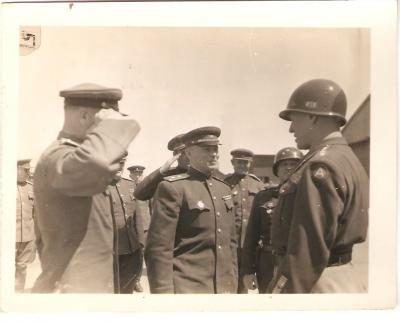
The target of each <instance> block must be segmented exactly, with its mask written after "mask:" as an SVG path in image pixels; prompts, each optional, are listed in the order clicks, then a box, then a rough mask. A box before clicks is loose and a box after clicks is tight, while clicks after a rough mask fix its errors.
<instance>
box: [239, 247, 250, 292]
mask: <svg viewBox="0 0 400 323" xmlns="http://www.w3.org/2000/svg"><path fill="white" fill-rule="evenodd" d="M242 252H243V251H242V248H238V250H237V256H238V272H239V281H238V290H237V292H238V294H248V292H249V291H248V290H247V288H246V287H245V286H244V284H243V276H242V275H240V273H241V272H242V270H241V269H242V268H241V265H242V262H241V259H242Z"/></svg>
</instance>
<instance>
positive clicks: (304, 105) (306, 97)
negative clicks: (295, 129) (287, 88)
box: [279, 79, 347, 126]
mask: <svg viewBox="0 0 400 323" xmlns="http://www.w3.org/2000/svg"><path fill="white" fill-rule="evenodd" d="M346 108H347V103H346V95H345V94H344V92H343V90H342V88H341V87H340V86H339V85H337V84H336V83H335V82H333V81H330V80H326V79H315V80H311V81H308V82H305V83H303V84H302V85H300V86H299V87H298V88H297V89H296V90H295V91H294V92H293V94H292V96H291V97H290V99H289V103H288V105H287V107H286V110H283V111H282V112H281V113H279V116H280V117H281V118H282V119H284V120H288V121H290V120H291V119H290V113H291V112H294V111H298V112H303V113H308V114H313V115H319V116H332V117H335V118H336V119H337V120H338V121H339V125H340V126H343V125H345V123H346Z"/></svg>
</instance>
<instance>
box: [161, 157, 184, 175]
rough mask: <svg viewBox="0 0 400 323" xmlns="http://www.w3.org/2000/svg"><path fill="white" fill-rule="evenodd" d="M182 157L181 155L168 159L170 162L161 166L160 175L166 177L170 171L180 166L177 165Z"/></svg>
mask: <svg viewBox="0 0 400 323" xmlns="http://www.w3.org/2000/svg"><path fill="white" fill-rule="evenodd" d="M180 155H181V154H176V155H174V156H172V157H171V158H170V159H168V160H167V161H166V162H165V163H164V165H162V166H161V168H160V173H161V174H163V175H164V174H166V173H167V172H168V171H169V170H170V169H173V168H176V167H177V166H178V165H177V160H178V158H179V156H180ZM174 164H176V166H175V165H174Z"/></svg>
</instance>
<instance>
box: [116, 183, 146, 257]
mask: <svg viewBox="0 0 400 323" xmlns="http://www.w3.org/2000/svg"><path fill="white" fill-rule="evenodd" d="M133 186H134V182H133V181H131V180H130V179H125V178H121V180H120V181H119V182H118V183H116V184H115V185H111V186H110V188H109V190H110V193H111V198H112V203H113V206H112V210H113V213H114V216H115V224H116V228H117V233H118V255H126V254H132V253H134V252H135V251H136V250H138V249H140V248H143V246H144V230H143V223H142V222H143V221H142V216H141V213H140V212H141V210H140V208H139V207H138V205H137V200H136V198H135V197H134V196H133V192H134V189H133Z"/></svg>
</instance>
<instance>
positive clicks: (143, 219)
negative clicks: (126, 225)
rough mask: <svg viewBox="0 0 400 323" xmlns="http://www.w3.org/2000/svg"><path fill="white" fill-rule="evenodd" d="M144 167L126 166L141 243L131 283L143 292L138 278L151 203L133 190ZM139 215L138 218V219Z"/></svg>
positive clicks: (139, 277)
mask: <svg viewBox="0 0 400 323" xmlns="http://www.w3.org/2000/svg"><path fill="white" fill-rule="evenodd" d="M145 169H146V168H145V167H144V166H142V165H133V166H129V167H128V171H129V177H130V179H131V181H130V182H129V187H130V188H129V191H130V196H131V199H134V200H135V203H136V207H137V209H138V212H137V213H136V217H137V218H138V220H137V222H140V223H141V229H140V230H141V234H140V235H139V238H140V244H141V245H142V252H141V254H140V258H141V264H142V265H141V267H140V271H139V273H138V275H137V276H136V279H135V283H134V285H133V289H134V290H135V292H138V293H141V292H143V287H142V285H141V284H140V279H141V277H142V273H143V264H144V260H143V248H144V246H145V245H146V240H147V232H148V230H149V225H150V217H151V215H150V214H151V204H150V201H140V200H138V199H137V198H136V197H135V192H136V189H137V186H138V185H139V183H140V182H141V181H142V180H143V171H144V170H145ZM139 217H140V219H139Z"/></svg>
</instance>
